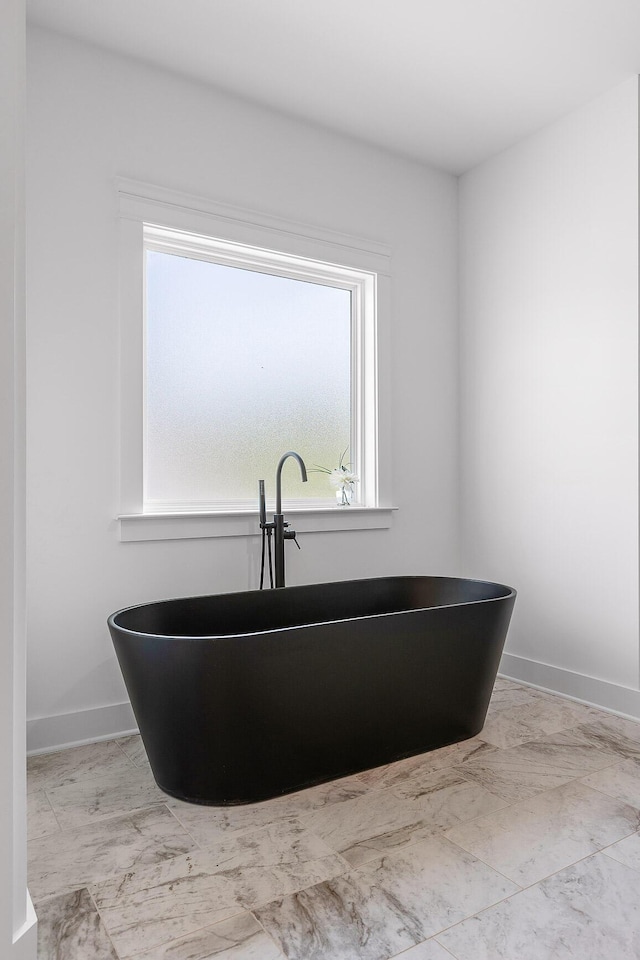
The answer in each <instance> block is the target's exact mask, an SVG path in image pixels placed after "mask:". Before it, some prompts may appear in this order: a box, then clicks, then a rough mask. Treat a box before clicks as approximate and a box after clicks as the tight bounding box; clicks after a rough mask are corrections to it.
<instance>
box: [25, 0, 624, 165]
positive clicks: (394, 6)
mask: <svg viewBox="0 0 640 960" xmlns="http://www.w3.org/2000/svg"><path fill="white" fill-rule="evenodd" d="M27 6H28V12H29V19H30V21H32V22H35V23H37V24H40V25H42V26H46V27H49V28H52V29H54V30H57V31H60V32H62V33H67V34H71V35H72V36H74V37H78V38H81V39H83V40H87V41H89V42H91V43H94V44H98V45H100V46H102V47H105V48H108V49H110V50H115V51H118V52H120V53H123V54H127V55H130V56H132V57H136V58H138V59H141V60H143V61H146V62H147V63H150V64H155V65H158V66H161V67H164V68H166V69H169V70H172V71H175V72H178V73H180V74H183V75H186V76H188V77H192V78H194V79H197V80H200V81H204V82H206V83H210V84H213V85H214V86H216V87H218V88H220V89H223V90H225V91H228V92H230V93H233V94H236V95H239V96H241V97H243V98H247V99H250V100H253V101H255V102H257V103H261V104H264V105H266V106H268V107H271V108H274V109H276V110H279V111H282V112H284V113H286V114H289V115H291V116H294V117H299V118H304V119H305V120H308V121H311V122H312V123H316V124H321V125H322V126H325V127H329V128H331V129H334V130H337V131H340V132H343V133H347V134H349V135H351V136H355V137H358V138H360V139H362V140H365V141H367V142H369V143H373V144H377V145H379V146H382V147H384V148H386V149H389V150H392V151H394V152H396V153H399V154H402V155H404V156H407V157H411V158H414V159H416V160H419V161H421V162H426V163H430V164H433V165H435V166H437V167H441V168H443V169H445V170H448V171H451V172H452V173H461V172H463V171H464V170H467V169H469V168H470V167H472V166H475V165H476V164H477V163H479V162H481V161H482V160H484V159H486V158H487V157H489V156H491V155H492V154H494V153H497V152H498V151H500V150H502V149H504V148H505V147H507V146H509V145H511V144H512V143H514V142H516V141H517V140H519V139H521V138H522V137H524V136H527V135H528V134H530V133H532V132H534V131H535V130H537V129H539V128H540V127H542V126H544V125H545V124H547V123H549V122H551V121H553V120H555V119H557V118H558V117H560V116H562V115H563V114H565V113H568V112H569V111H571V110H573V109H574V108H576V107H577V106H579V105H581V104H582V103H586V102H588V101H589V100H591V99H593V98H595V97H597V96H598V95H599V94H601V93H604V92H605V91H606V90H608V89H610V88H611V87H613V86H615V85H616V84H618V83H621V82H622V81H623V80H625V79H627V78H629V77H631V76H633V75H634V74H638V73H640V0H437V2H436V0H28V3H27Z"/></svg>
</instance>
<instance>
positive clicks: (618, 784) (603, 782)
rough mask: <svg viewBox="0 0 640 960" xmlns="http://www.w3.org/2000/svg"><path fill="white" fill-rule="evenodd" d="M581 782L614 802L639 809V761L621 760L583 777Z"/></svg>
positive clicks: (632, 759)
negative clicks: (622, 802) (620, 802)
mask: <svg viewBox="0 0 640 960" xmlns="http://www.w3.org/2000/svg"><path fill="white" fill-rule="evenodd" d="M582 782H583V783H586V784H587V786H589V787H593V789H594V790H600V791H601V792H602V793H606V794H607V795H608V796H610V797H615V799H616V800H622V801H624V803H629V804H631V806H632V807H638V808H640V759H635V758H634V757H631V758H630V759H629V760H622V761H621V762H620V763H616V764H614V766H611V767H607V769H606V770H599V771H598V772H597V773H592V774H591V776H589V777H583V778H582Z"/></svg>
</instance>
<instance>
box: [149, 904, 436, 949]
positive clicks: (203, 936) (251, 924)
mask: <svg viewBox="0 0 640 960" xmlns="http://www.w3.org/2000/svg"><path fill="white" fill-rule="evenodd" d="M131 960H285V958H284V954H282V953H281V951H280V950H279V948H278V947H277V946H276V944H275V943H274V942H273V940H272V939H271V937H270V936H268V934H266V933H265V932H264V930H263V929H262V927H261V926H260V924H259V923H258V921H257V920H256V919H255V917H253V916H252V915H251V914H250V913H240V914H238V915H237V916H235V917H232V918H231V919H230V920H223V921H221V922H220V923H215V924H213V926H210V927H204V929H202V930H198V931H197V932H196V933H192V934H190V935H189V936H188V937H182V938H181V939H180V940H173V941H172V942H171V943H166V944H163V945H162V946H160V947H152V948H151V950H145V952H144V953H136V955H135V957H132V958H131ZM434 960H436V958H434Z"/></svg>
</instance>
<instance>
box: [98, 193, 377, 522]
mask: <svg viewBox="0 0 640 960" xmlns="http://www.w3.org/2000/svg"><path fill="white" fill-rule="evenodd" d="M116 188H117V196H118V213H119V224H120V257H121V259H120V347H121V349H120V379H121V411H120V436H121V460H120V514H119V516H118V521H119V531H120V539H121V540H157V539H183V538H191V537H216V536H223V537H228V536H249V535H252V534H255V532H256V529H255V526H256V518H257V504H256V509H255V510H252V509H251V510H242V511H237V510H235V511H233V510H231V511H227V512H221V511H218V510H216V511H211V512H194V511H191V510H189V511H188V512H184V513H182V512H176V511H171V510H167V511H165V510H163V511H162V512H158V513H149V512H145V511H144V510H143V461H144V456H143V440H144V383H143V370H144V324H143V322H142V318H143V315H144V254H143V248H144V234H145V224H146V225H147V233H150V232H151V229H150V227H149V225H157V226H158V227H159V228H161V230H162V232H164V233H165V235H167V231H176V234H175V237H176V239H177V238H178V236H179V234H185V233H187V234H196V235H199V236H200V237H203V238H206V237H223V238H224V245H226V247H227V249H228V251H229V253H230V256H233V257H235V258H236V262H237V257H239V256H242V254H243V250H246V248H247V247H253V248H262V249H265V250H269V251H276V254H275V256H276V257H277V252H278V251H283V254H282V255H283V259H286V260H287V261H288V263H289V264H291V262H292V257H293V259H294V260H296V261H297V264H298V268H299V271H300V276H303V275H304V270H305V265H304V261H305V259H306V260H313V261H316V262H318V261H321V262H325V263H327V265H329V266H328V269H330V270H331V271H332V275H334V276H335V271H336V270H340V268H341V267H342V268H344V269H345V275H346V274H348V272H349V270H350V269H351V270H354V271H359V272H364V273H369V274H376V275H377V285H376V286H377V289H376V291H375V297H376V303H375V307H376V310H375V324H374V329H373V330H372V331H369V332H368V333H365V341H364V343H362V344H361V345H359V346H360V349H357V350H356V351H355V356H356V357H357V358H358V362H362V361H361V358H362V357H363V354H364V357H365V359H364V361H363V362H364V364H365V366H368V367H369V369H374V368H375V369H377V377H375V378H374V382H372V381H371V379H370V378H366V377H361V376H360V377H359V378H358V382H360V384H361V386H362V389H363V390H365V391H366V396H363V397H361V398H360V400H359V402H360V403H361V405H362V411H363V414H364V417H363V424H362V426H363V429H364V430H365V431H366V434H367V436H366V438H365V440H366V442H364V443H362V438H361V437H358V443H359V445H360V447H361V449H364V451H365V455H366V456H367V457H368V458H369V459H368V462H367V463H366V464H364V465H363V466H364V470H363V474H364V475H365V476H368V477H370V478H372V483H373V485H374V486H373V489H372V488H371V487H370V488H369V489H368V490H366V491H365V494H364V498H363V499H364V502H365V504H366V505H364V506H361V507H349V508H342V509H340V508H337V507H331V506H327V507H317V506H313V505H310V506H309V507H302V506H301V507H298V505H297V504H296V505H293V504H292V505H291V506H289V505H288V506H287V514H292V516H295V518H296V528H297V529H298V530H299V531H300V532H312V531H313V530H327V531H328V530H353V529H359V528H363V529H371V528H374V527H387V526H389V525H390V522H391V516H392V511H393V509H394V508H393V506H392V499H391V487H390V479H391V429H390V428H391V418H390V407H391V404H390V380H391V377H390V351H389V346H390V336H389V332H390V330H389V328H390V272H391V270H390V268H391V252H390V250H389V248H388V247H387V246H385V245H384V244H381V243H378V242H376V241H370V240H360V239H357V238H354V237H350V236H346V235H343V234H337V233H333V232H331V231H328V230H325V229H323V228H316V227H311V226H308V225H302V224H298V223H294V222H290V221H285V220H282V219H280V218H276V217H272V216H267V215H264V214H258V213H255V212H253V211H247V210H243V209H239V208H235V207H230V206H227V205H226V204H221V203H218V202H215V201H211V200H207V199H203V198H200V197H192V196H189V195H186V194H181V193H177V192H175V191H172V190H168V189H165V188H162V187H156V186H152V185H149V184H145V183H139V182H136V181H132V180H126V179H122V178H118V179H117V181H116ZM158 236H159V237H160V232H159V233H158ZM187 242H188V241H187ZM248 258H250V253H249V255H248ZM334 265H339V266H334ZM316 276H317V274H316ZM360 289H362V290H364V296H373V287H372V286H371V285H370V286H369V287H368V288H367V286H366V285H364V286H361V287H360ZM367 291H368V292H367ZM358 372H359V373H360V371H358ZM283 452H284V451H283ZM275 467H276V464H274V474H275ZM264 479H266V481H267V489H268V490H269V488H270V487H271V485H272V484H273V483H274V479H273V478H268V477H266V478H264ZM256 483H257V480H256Z"/></svg>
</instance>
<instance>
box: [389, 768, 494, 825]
mask: <svg viewBox="0 0 640 960" xmlns="http://www.w3.org/2000/svg"><path fill="white" fill-rule="evenodd" d="M389 789H390V792H391V793H393V794H395V796H396V797H400V799H401V800H424V801H425V807H424V810H425V812H427V811H428V814H429V816H430V817H431V818H432V819H433V821H434V823H437V824H438V825H439V826H440V828H441V829H443V828H444V824H446V823H455V822H465V821H466V820H475V818H476V817H484V816H486V814H488V813H493V812H494V811H496V810H501V809H503V808H504V807H506V806H508V804H507V801H506V800H503V799H502V798H501V797H498V796H496V794H494V793H489V791H488V790H485V789H484V787H481V786H480V785H479V784H477V783H475V782H474V781H473V780H468V779H467V778H466V777H465V776H464V768H463V767H462V768H460V767H456V768H455V769H445V770H436V771H435V773H429V774H422V775H420V774H418V775H417V776H415V777H413V778H412V779H411V780H405V781H404V782H403V783H399V784H397V785H396V786H395V787H390V788H389Z"/></svg>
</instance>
